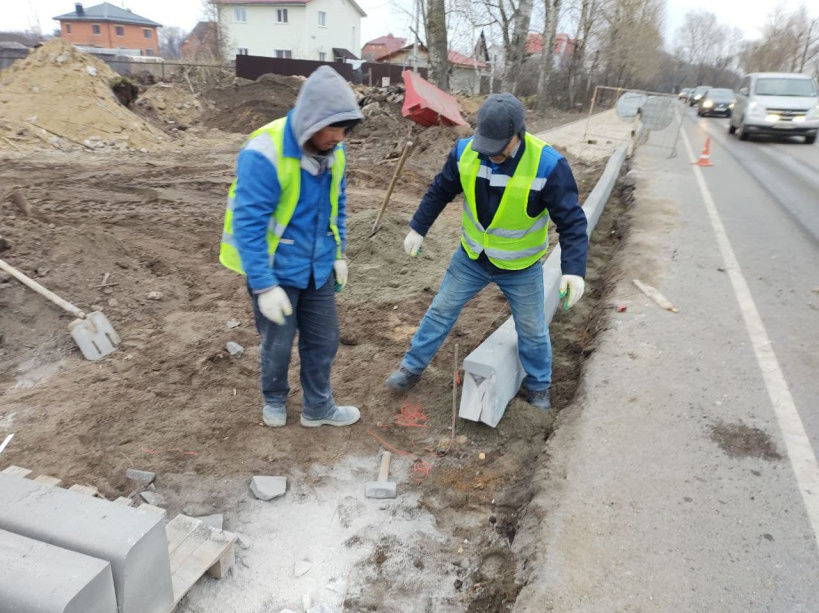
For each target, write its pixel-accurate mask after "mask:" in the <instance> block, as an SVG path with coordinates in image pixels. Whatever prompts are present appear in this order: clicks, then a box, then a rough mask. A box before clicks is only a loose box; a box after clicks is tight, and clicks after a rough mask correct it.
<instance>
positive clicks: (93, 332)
mask: <svg viewBox="0 0 819 613" xmlns="http://www.w3.org/2000/svg"><path fill="white" fill-rule="evenodd" d="M0 270H3V271H5V272H7V273H9V274H10V275H11V276H12V277H14V278H15V279H17V280H18V281H19V282H20V283H22V284H23V285H25V286H27V287H29V288H30V289H33V290H34V291H35V292H37V293H38V294H40V295H41V296H43V297H45V298H48V299H49V300H51V302H53V303H54V304H56V305H57V306H59V307H61V308H63V309H65V310H66V311H68V312H69V313H71V314H72V315H74V316H75V317H76V318H77V319H75V320H74V321H72V322H71V323H70V324H68V330H69V331H70V332H71V336H72V337H73V338H74V341H75V342H76V343H77V346H78V347H79V348H80V351H82V354H83V356H84V357H85V359H86V360H99V359H100V358H104V357H105V356H107V355H108V354H109V353H111V352H112V351H114V350H115V349H116V348H117V345H119V343H120V338H119V334H117V333H116V331H115V330H114V327H113V326H112V325H111V322H109V321H108V318H107V317H106V316H105V315H103V314H102V312H101V311H94V312H93V313H88V314H86V313H84V312H83V311H81V310H80V309H78V308H77V307H75V306H74V305H73V304H71V303H70V302H68V301H66V300H63V299H62V298H60V297H59V296H58V295H57V294H55V293H54V292H52V291H50V290H47V289H46V288H44V287H43V286H42V285H40V284H39V283H37V282H36V281H34V280H33V279H30V278H29V277H27V276H26V275H24V274H23V273H21V272H20V271H19V270H17V269H16V268H14V267H13V266H11V265H9V264H8V263H6V262H4V261H3V260H0Z"/></svg>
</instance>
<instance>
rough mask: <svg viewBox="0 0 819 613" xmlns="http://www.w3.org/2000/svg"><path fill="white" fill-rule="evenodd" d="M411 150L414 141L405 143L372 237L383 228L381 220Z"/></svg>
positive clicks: (376, 219) (371, 234) (374, 225)
mask: <svg viewBox="0 0 819 613" xmlns="http://www.w3.org/2000/svg"><path fill="white" fill-rule="evenodd" d="M411 149H412V141H411V140H407V142H405V143H404V149H403V150H402V151H401V157H400V158H399V159H398V165H397V166H396V167H395V172H394V173H392V180H391V181H390V185H389V187H388V188H387V194H386V195H385V196H384V202H382V203H381V210H379V211H378V216H377V217H376V218H375V223H374V224H373V231H372V232H371V233H370V236H375V233H376V232H378V228H379V227H380V226H381V219H382V218H383V217H384V211H386V210H387V204H389V202H390V197H391V196H392V192H393V190H394V189H395V185H396V183H398V177H399V176H400V175H401V170H402V169H403V168H404V162H406V161H407V155H408V154H409V152H410V150H411Z"/></svg>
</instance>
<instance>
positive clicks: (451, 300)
mask: <svg viewBox="0 0 819 613" xmlns="http://www.w3.org/2000/svg"><path fill="white" fill-rule="evenodd" d="M492 282H494V283H497V285H498V287H499V288H500V289H501V291H502V292H503V295H504V296H506V299H507V300H508V301H509V306H510V308H511V309H512V315H513V316H514V318H515V330H516V331H517V333H518V355H519V356H520V362H521V364H523V369H524V370H525V371H526V378H525V379H524V380H523V384H524V385H525V386H526V389H528V390H529V391H532V392H536V391H542V390H546V389H549V386H550V385H551V383H552V345H551V343H550V341H549V328H548V326H547V325H546V309H545V307H544V301H543V266H542V265H541V264H539V263H538V264H535V265H534V266H530V267H529V268H527V269H525V270H519V271H514V272H505V273H500V274H491V273H489V272H487V271H486V270H484V268H483V267H482V266H481V265H480V264H478V263H477V262H473V261H472V260H470V259H469V256H468V255H466V253H465V252H464V250H463V249H461V248H459V249H458V250H457V251H456V252H455V254H454V255H453V256H452V260H451V261H450V263H449V268H447V271H446V275H445V276H444V280H443V282H442V283H441V288H440V289H439V290H438V293H437V294H436V295H435V298H434V300H433V301H432V304H431V305H430V306H429V309H428V310H427V312H426V315H424V319H422V320H421V325H420V326H419V327H418V331H417V332H416V333H415V336H413V337H412V345H411V347H410V350H409V351H407V353H406V355H405V356H404V360H403V362H402V363H401V365H402V366H403V367H404V368H406V369H407V370H408V371H410V372H411V373H413V374H416V375H420V374H421V373H422V372H423V371H424V369H425V368H426V367H427V366H428V365H429V363H430V362H431V361H432V358H433V357H434V356H435V353H436V352H437V351H438V348H439V347H440V346H441V343H443V342H444V339H446V337H447V335H448V334H449V331H450V330H452V326H454V325H455V321H456V320H457V319H458V315H459V314H460V313H461V309H463V308H464V306H465V305H466V303H467V302H469V301H470V300H471V299H472V297H473V296H474V295H475V294H477V293H478V292H479V291H481V290H482V289H483V288H484V287H486V286H487V285H488V284H489V283H492Z"/></svg>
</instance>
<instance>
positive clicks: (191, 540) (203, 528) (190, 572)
mask: <svg viewBox="0 0 819 613" xmlns="http://www.w3.org/2000/svg"><path fill="white" fill-rule="evenodd" d="M165 529H166V531H167V534H168V553H169V554H170V562H171V581H172V583H173V593H174V604H175V603H177V602H179V600H181V599H182V597H183V596H184V595H185V594H186V593H187V592H188V590H190V588H191V587H192V586H193V584H194V583H196V582H197V581H198V580H199V578H200V577H201V576H202V575H203V574H205V572H206V571H207V572H210V573H211V575H212V576H214V577H216V578H221V577H223V576H224V575H225V574H226V573H227V572H228V571H229V570H230V567H231V566H232V565H233V563H234V555H233V544H234V543H235V542H236V535H235V534H232V533H230V532H225V531H224V530H216V529H215V528H211V527H210V526H208V525H207V524H205V523H204V522H202V521H201V520H198V519H195V518H193V517H187V516H185V515H177V516H176V517H175V518H174V519H173V520H172V521H171V522H170V523H169V524H168V525H167V526H165Z"/></svg>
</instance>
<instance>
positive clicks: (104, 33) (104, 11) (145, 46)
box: [54, 2, 162, 57]
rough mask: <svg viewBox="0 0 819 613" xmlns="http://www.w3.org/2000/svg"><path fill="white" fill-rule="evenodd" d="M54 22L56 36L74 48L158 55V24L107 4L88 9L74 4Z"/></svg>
mask: <svg viewBox="0 0 819 613" xmlns="http://www.w3.org/2000/svg"><path fill="white" fill-rule="evenodd" d="M54 19H56V20H57V21H59V22H60V37H61V38H63V39H65V40H67V41H68V42H70V43H73V44H75V45H83V46H89V47H99V48H102V49H133V50H138V51H139V52H140V55H147V56H157V57H158V56H159V39H158V36H157V29H158V28H161V27H162V24H159V23H156V22H155V21H151V20H150V19H146V18H145V17H140V16H139V15H136V14H135V13H132V12H131V11H129V10H126V9H121V8H119V7H117V6H114V5H113V4H109V3H108V2H103V3H102V4H98V5H97V6H91V7H89V8H84V7H83V5H82V4H80V3H79V2H77V3H76V4H75V5H74V12H73V13H66V14H65V15H60V16H58V17H55V18H54Z"/></svg>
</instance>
